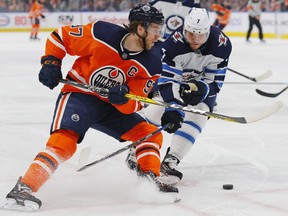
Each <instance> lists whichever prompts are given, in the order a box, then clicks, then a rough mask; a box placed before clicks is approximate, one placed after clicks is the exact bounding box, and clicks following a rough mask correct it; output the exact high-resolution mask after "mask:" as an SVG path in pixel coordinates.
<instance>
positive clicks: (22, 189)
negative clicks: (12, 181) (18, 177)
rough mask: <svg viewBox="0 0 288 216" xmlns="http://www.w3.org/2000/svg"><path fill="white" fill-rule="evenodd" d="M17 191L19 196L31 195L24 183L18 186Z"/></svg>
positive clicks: (29, 189)
mask: <svg viewBox="0 0 288 216" xmlns="http://www.w3.org/2000/svg"><path fill="white" fill-rule="evenodd" d="M17 190H18V192H19V193H20V194H23V195H30V194H31V193H32V190H31V188H30V187H28V186H27V185H25V184H24V183H20V184H18V185H17Z"/></svg>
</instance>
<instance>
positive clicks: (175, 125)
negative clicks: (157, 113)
mask: <svg viewBox="0 0 288 216" xmlns="http://www.w3.org/2000/svg"><path fill="white" fill-rule="evenodd" d="M183 118H184V113H183V112H181V111H177V110H173V109H169V108H168V109H166V111H165V112H164V113H163V115H162V117H161V125H162V126H164V125H166V124H168V123H170V124H171V126H170V127H168V128H166V129H165V131H167V132H168V133H174V132H175V131H177V130H178V129H179V128H181V126H182V123H183Z"/></svg>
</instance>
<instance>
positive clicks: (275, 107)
mask: <svg viewBox="0 0 288 216" xmlns="http://www.w3.org/2000/svg"><path fill="white" fill-rule="evenodd" d="M283 105H284V104H283V102H282V101H277V102H276V103H275V104H273V105H272V106H271V107H268V108H267V109H264V110H261V111H260V112H258V113H257V115H251V116H247V117H245V119H246V121H247V123H251V122H256V121H259V120H262V119H264V118H267V117H269V116H271V115H272V114H274V113H275V112H277V111H278V110H279V109H281V108H282V107H283Z"/></svg>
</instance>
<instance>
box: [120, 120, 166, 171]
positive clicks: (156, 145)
mask: <svg viewBox="0 0 288 216" xmlns="http://www.w3.org/2000/svg"><path fill="white" fill-rule="evenodd" d="M155 130H157V127H156V126H154V125H152V124H149V123H147V122H141V123H139V124H137V125H136V126H134V127H133V128H132V129H131V130H130V131H128V132H126V133H125V134H123V135H122V137H121V138H122V139H124V140H131V141H133V142H135V141H137V140H139V139H141V138H142V137H145V136H147V135H148V134H150V133H152V132H153V131H155ZM162 141H163V136H162V133H160V132H159V133H157V134H155V135H154V136H152V137H150V138H148V139H147V140H145V141H143V142H142V143H140V144H139V145H137V146H136V158H137V163H138V164H139V166H140V169H141V171H143V172H148V171H153V172H154V173H155V174H156V175H157V176H159V175H160V163H161V161H160V148H161V146H162Z"/></svg>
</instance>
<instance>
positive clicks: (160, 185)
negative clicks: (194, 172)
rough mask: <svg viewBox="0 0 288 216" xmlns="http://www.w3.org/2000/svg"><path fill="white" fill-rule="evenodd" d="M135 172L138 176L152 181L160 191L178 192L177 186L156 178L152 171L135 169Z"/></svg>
mask: <svg viewBox="0 0 288 216" xmlns="http://www.w3.org/2000/svg"><path fill="white" fill-rule="evenodd" d="M137 174H138V176H139V177H142V178H145V179H147V180H148V181H150V182H152V183H154V184H155V185H156V187H157V188H158V190H159V191H160V192H163V193H179V191H178V188H176V187H174V186H171V185H168V184H165V183H164V182H161V180H160V179H159V178H157V176H156V175H155V174H154V173H153V172H152V171H149V172H142V171H140V170H137Z"/></svg>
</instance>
